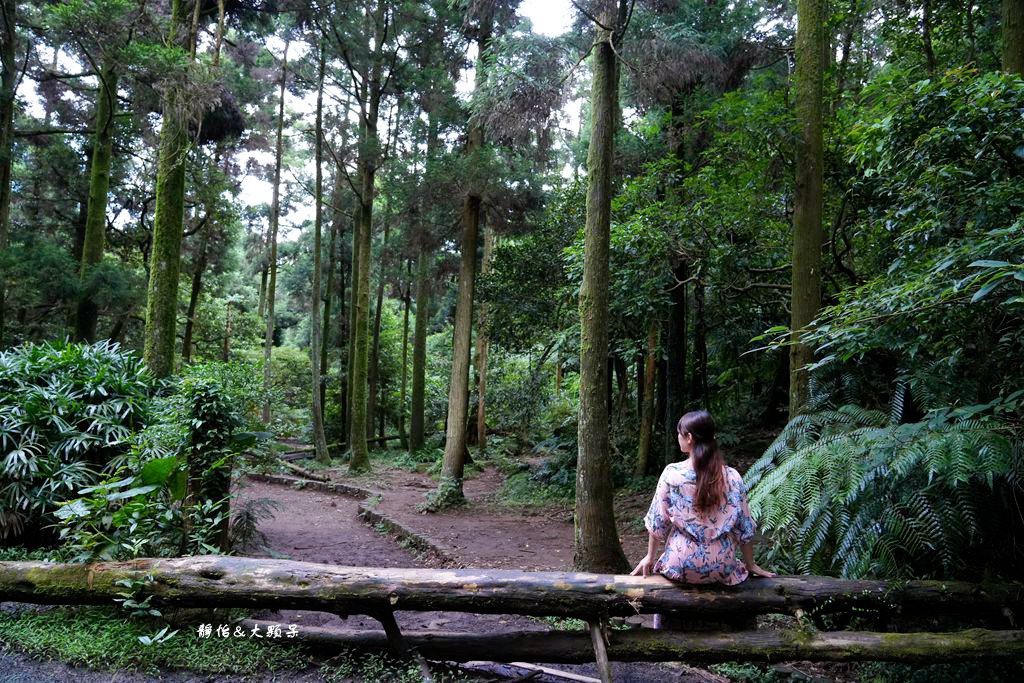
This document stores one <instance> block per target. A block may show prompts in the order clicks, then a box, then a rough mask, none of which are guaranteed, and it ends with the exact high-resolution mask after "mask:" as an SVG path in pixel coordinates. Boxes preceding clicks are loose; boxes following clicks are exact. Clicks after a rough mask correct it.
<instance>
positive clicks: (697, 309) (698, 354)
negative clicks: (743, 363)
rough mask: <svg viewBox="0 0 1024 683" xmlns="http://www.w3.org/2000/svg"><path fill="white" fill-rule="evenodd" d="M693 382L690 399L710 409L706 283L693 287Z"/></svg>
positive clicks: (700, 282)
mask: <svg viewBox="0 0 1024 683" xmlns="http://www.w3.org/2000/svg"><path fill="white" fill-rule="evenodd" d="M693 314H694V315H693V317H694V320H693V380H692V383H691V384H690V398H691V399H692V401H693V405H694V406H700V407H702V408H704V409H707V407H708V323H707V319H706V318H705V311H704V282H703V280H697V281H696V282H695V283H694V285H693Z"/></svg>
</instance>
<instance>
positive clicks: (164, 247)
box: [143, 0, 191, 377]
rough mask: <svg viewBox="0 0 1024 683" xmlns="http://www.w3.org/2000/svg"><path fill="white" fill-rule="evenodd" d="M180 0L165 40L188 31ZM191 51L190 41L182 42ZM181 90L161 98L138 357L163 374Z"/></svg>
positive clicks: (174, 279) (173, 289) (171, 333)
mask: <svg viewBox="0 0 1024 683" xmlns="http://www.w3.org/2000/svg"><path fill="white" fill-rule="evenodd" d="M184 5H185V2H184V0H172V1H171V24H170V35H169V36H168V41H167V42H168V43H170V44H176V43H179V42H180V41H181V37H185V38H186V40H185V42H186V43H187V42H188V41H187V36H188V34H189V31H188V26H187V23H186V22H187V18H186V16H185V7H184ZM187 47H188V48H189V51H190V52H191V46H190V45H188V46H187ZM183 96H184V95H183V93H181V92H180V91H178V90H177V89H176V88H173V87H172V88H170V89H168V90H167V92H166V93H165V94H164V97H163V124H162V126H161V128H160V152H159V159H158V161H157V170H156V208H155V214H154V216H153V244H152V247H151V249H150V254H149V258H150V262H149V288H148V292H147V296H146V330H145V347H144V350H143V357H144V359H145V361H146V365H147V366H148V367H149V370H150V372H152V373H153V375H155V376H156V377H166V376H168V375H170V374H171V373H172V372H173V371H174V346H175V341H176V335H175V329H176V327H177V322H178V320H177V319H178V275H179V274H180V272H181V239H182V231H183V230H184V227H185V223H184V221H185V169H186V166H187V165H188V149H189V141H188V121H187V120H186V117H185V115H184V113H183V112H182V102H181V98H182V97H183Z"/></svg>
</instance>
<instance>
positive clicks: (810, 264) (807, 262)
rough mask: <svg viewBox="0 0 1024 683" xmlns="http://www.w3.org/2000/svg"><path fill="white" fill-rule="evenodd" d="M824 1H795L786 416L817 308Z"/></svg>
mask: <svg viewBox="0 0 1024 683" xmlns="http://www.w3.org/2000/svg"><path fill="white" fill-rule="evenodd" d="M825 5H826V3H825V0H798V2H797V32H796V73H795V80H796V120H797V124H798V125H799V127H800V136H799V138H798V140H797V148H796V188H795V192H794V199H793V292H792V305H791V311H792V314H791V323H790V328H791V330H792V345H791V346H790V356H789V357H790V366H789V416H790V418H791V419H792V418H793V417H796V416H797V415H798V414H800V411H801V410H803V408H804V406H805V405H806V403H807V399H808V397H809V380H808V374H807V369H806V366H807V365H808V364H809V363H811V362H812V361H813V359H814V349H812V348H811V347H810V346H808V345H806V344H804V343H802V341H801V339H800V335H801V334H802V332H803V331H804V330H805V329H806V328H807V326H808V325H809V324H810V323H811V321H813V320H814V318H815V316H816V315H817V314H818V308H819V306H820V305H821V245H822V242H823V241H824V236H823V232H822V225H821V213H822V166H823V162H824V153H823V147H824V142H823V137H822V93H823V80H824V79H823V72H824V65H825V47H826V42H827V37H826V33H825V28H826V24H827V21H828V13H827V11H826V7H825Z"/></svg>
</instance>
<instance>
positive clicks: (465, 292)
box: [436, 27, 490, 507]
mask: <svg viewBox="0 0 1024 683" xmlns="http://www.w3.org/2000/svg"><path fill="white" fill-rule="evenodd" d="M489 48H490V30H489V29H488V28H485V27H481V28H480V34H479V36H478V37H477V55H478V57H477V61H476V87H477V88H478V89H479V88H480V87H481V85H482V84H483V82H484V78H485V70H484V59H483V58H484V56H485V55H486V54H487V53H488V50H489ZM483 145H484V129H483V124H482V123H480V122H479V121H477V120H475V119H474V120H471V122H470V128H469V135H468V139H467V141H466V157H467V158H468V159H470V160H473V159H474V157H476V156H477V155H478V154H479V153H480V151H481V150H482V149H483ZM480 205H481V199H480V196H479V195H478V194H477V193H476V191H475V190H471V191H469V192H467V193H466V196H465V197H464V198H463V201H462V240H461V245H460V249H461V260H460V262H459V281H458V283H459V284H458V288H459V291H458V297H457V299H456V302H455V332H454V343H453V348H452V373H451V380H450V381H449V384H448V424H447V426H446V433H445V441H444V461H443V462H442V465H441V484H440V489H439V493H441V494H442V495H439V496H438V497H437V501H436V502H437V505H438V507H444V506H447V505H458V504H461V503H463V502H465V496H464V495H463V493H462V478H463V474H464V470H465V466H466V458H467V457H468V455H469V449H468V448H467V447H466V428H467V426H468V425H467V417H468V412H469V365H470V354H471V351H472V336H473V288H474V285H475V281H476V244H477V234H478V232H479V229H480Z"/></svg>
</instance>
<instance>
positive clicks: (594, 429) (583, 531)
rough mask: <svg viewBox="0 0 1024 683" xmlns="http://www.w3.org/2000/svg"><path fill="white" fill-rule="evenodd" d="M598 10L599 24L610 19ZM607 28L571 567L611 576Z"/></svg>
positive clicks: (594, 154)
mask: <svg viewBox="0 0 1024 683" xmlns="http://www.w3.org/2000/svg"><path fill="white" fill-rule="evenodd" d="M610 15H611V13H610V12H606V13H605V14H604V23H605V25H608V24H609V23H610V22H611V16H610ZM612 40H613V36H612V34H611V32H610V31H607V30H605V29H603V28H599V29H598V30H597V36H596V38H595V44H594V47H593V54H592V56H591V70H592V72H593V76H592V79H593V80H592V85H591V93H590V106H591V124H590V125H591V128H590V147H589V151H588V153H587V213H586V222H585V225H584V259H583V284H582V286H581V287H580V322H581V331H580V416H579V453H578V456H577V464H576V516H575V527H576V528H575V535H574V543H573V564H574V565H575V568H576V569H578V570H584V571H598V572H601V571H607V572H612V573H618V572H621V571H624V570H625V569H626V556H625V554H624V553H623V552H622V545H621V544H620V543H619V536H618V530H617V528H616V525H615V511H614V507H613V505H614V501H613V496H614V490H613V488H612V476H611V454H610V452H609V438H608V406H607V404H606V401H605V396H604V393H605V390H606V387H607V386H608V376H607V361H608V249H609V241H610V229H611V228H610V226H611V190H612V187H611V185H612V162H613V158H614V147H613V146H614V141H615V118H616V114H615V108H616V103H617V100H618V98H617V97H616V93H615V90H614V84H615V82H616V75H615V52H614V50H613V48H612V44H611V41H612Z"/></svg>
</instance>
